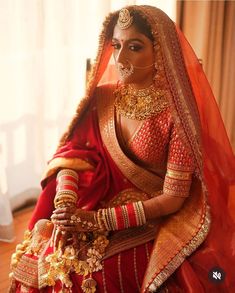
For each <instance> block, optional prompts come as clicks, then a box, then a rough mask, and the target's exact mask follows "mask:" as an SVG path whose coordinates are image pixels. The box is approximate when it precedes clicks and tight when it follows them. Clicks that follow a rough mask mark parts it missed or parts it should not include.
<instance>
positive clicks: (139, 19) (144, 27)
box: [108, 10, 154, 42]
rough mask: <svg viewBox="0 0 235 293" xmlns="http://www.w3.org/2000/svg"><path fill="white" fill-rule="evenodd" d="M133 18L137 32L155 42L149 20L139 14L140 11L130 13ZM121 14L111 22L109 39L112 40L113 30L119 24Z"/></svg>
mask: <svg viewBox="0 0 235 293" xmlns="http://www.w3.org/2000/svg"><path fill="white" fill-rule="evenodd" d="M130 13H131V16H133V25H134V26H135V27H136V29H137V31H138V32H140V33H141V34H143V35H145V36H146V37H147V38H149V39H150V40H151V41H152V42H153V41H154V38H153V35H152V32H151V27H150V25H149V24H148V22H147V20H146V19H145V18H144V17H143V16H142V15H141V14H140V13H139V12H138V11H135V10H134V11H130ZM118 16H119V12H118V13H117V14H116V15H115V16H114V17H113V19H112V20H111V22H110V30H108V37H109V38H112V35H113V30H114V27H115V25H116V24H117V20H118Z"/></svg>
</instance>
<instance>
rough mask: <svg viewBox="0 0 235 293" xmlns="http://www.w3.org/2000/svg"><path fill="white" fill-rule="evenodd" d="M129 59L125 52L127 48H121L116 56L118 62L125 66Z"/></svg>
mask: <svg viewBox="0 0 235 293" xmlns="http://www.w3.org/2000/svg"><path fill="white" fill-rule="evenodd" d="M127 59H128V58H127V54H126V52H125V48H124V47H122V48H120V49H119V51H118V52H117V55H116V62H117V63H121V64H123V65H125V63H126V60H127Z"/></svg>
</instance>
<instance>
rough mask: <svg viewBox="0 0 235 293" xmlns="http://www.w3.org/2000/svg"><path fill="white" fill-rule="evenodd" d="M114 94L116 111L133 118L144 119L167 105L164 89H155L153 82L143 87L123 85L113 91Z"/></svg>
mask: <svg viewBox="0 0 235 293" xmlns="http://www.w3.org/2000/svg"><path fill="white" fill-rule="evenodd" d="M114 96H115V102H114V105H115V107H116V111H117V113H118V114H120V115H122V116H124V117H126V118H129V119H133V120H145V119H147V118H149V117H151V116H153V115H156V114H157V113H159V112H162V111H163V110H164V109H165V108H166V107H167V105H168V103H167V98H166V91H165V90H159V89H156V88H155V86H154V85H153V84H152V85H151V86H149V87H148V88H144V89H135V88H133V87H132V86H131V85H123V86H120V87H119V88H118V89H117V90H115V91H114Z"/></svg>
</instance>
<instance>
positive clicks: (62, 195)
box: [54, 169, 78, 208]
mask: <svg viewBox="0 0 235 293" xmlns="http://www.w3.org/2000/svg"><path fill="white" fill-rule="evenodd" d="M56 181H57V185H56V196H55V199H54V205H55V208H59V207H64V206H71V205H76V203H77V192H78V175H77V173H76V172H75V171H73V170H70V169H63V170H61V171H60V172H59V173H58V174H57V177H56Z"/></svg>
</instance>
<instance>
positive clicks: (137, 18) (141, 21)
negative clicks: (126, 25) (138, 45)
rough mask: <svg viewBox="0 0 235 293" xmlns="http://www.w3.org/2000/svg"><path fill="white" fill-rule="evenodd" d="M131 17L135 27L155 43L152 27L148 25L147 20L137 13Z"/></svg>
mask: <svg viewBox="0 0 235 293" xmlns="http://www.w3.org/2000/svg"><path fill="white" fill-rule="evenodd" d="M131 15H132V16H133V25H134V26H135V27H136V29H137V30H138V32H140V33H141V34H143V35H145V36H146V37H147V38H149V39H150V40H151V41H152V42H153V41H154V39H153V35H152V32H151V27H150V25H149V24H148V22H147V20H146V19H145V18H143V16H142V15H140V14H139V13H138V12H137V11H132V12H131Z"/></svg>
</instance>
